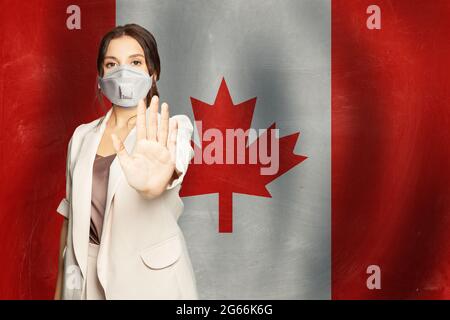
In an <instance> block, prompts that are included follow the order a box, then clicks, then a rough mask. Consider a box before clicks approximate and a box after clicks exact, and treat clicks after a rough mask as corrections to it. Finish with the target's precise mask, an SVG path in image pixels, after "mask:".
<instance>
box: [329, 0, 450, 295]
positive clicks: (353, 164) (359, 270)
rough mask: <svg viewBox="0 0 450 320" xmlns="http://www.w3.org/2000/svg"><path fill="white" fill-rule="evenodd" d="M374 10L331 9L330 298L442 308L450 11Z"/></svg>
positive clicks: (449, 201)
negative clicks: (377, 19) (373, 269)
mask: <svg viewBox="0 0 450 320" xmlns="http://www.w3.org/2000/svg"><path fill="white" fill-rule="evenodd" d="M371 4H374V2H373V1H347V0H333V1H332V199H333V200H332V225H333V227H332V297H333V298H334V299H365V298H368V299H372V298H374V299H377V298H384V299H394V298H395V299H431V298H434V299H448V298H450V265H449V263H450V241H449V240H450V233H449V229H450V216H449V212H450V196H449V191H450V188H449V184H450V169H449V163H450V154H449V150H450V148H449V144H450V134H449V127H450V113H449V110H450V107H449V99H448V96H449V92H450V59H449V57H450V42H449V41H448V33H449V31H450V2H448V1H446V0H441V1H440V0H435V1H414V2H412V1H408V0H396V1H376V4H377V5H379V7H380V8H381V14H382V15H381V19H382V25H381V26H382V29H381V30H368V29H367V27H366V19H367V17H368V15H367V14H366V8H367V7H368V6H369V5H371ZM372 264H375V265H378V266H380V268H381V290H369V289H368V288H367V286H366V279H367V277H368V276H369V275H368V274H366V268H367V267H368V266H369V265H372Z"/></svg>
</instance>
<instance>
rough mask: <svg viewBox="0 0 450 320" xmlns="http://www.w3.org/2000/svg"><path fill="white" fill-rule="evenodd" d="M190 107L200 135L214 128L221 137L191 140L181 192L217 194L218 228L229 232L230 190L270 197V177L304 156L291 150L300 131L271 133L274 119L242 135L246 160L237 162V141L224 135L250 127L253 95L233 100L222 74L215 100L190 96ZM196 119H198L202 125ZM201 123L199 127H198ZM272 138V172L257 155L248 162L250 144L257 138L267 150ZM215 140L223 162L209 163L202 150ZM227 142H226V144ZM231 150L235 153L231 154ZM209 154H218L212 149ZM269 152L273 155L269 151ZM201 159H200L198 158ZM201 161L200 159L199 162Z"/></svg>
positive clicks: (185, 194)
mask: <svg viewBox="0 0 450 320" xmlns="http://www.w3.org/2000/svg"><path fill="white" fill-rule="evenodd" d="M191 103H192V108H193V112H194V117H195V121H196V124H197V129H198V131H200V132H198V134H199V137H204V136H205V133H206V130H208V129H211V128H214V129H215V130H216V133H220V134H221V135H222V137H223V141H216V139H213V138H211V139H210V140H211V141H204V140H205V139H200V143H201V146H197V144H195V143H194V141H191V145H192V148H193V149H194V152H195V156H194V158H193V159H192V160H191V163H190V164H189V169H188V172H187V173H186V176H185V177H184V180H183V184H182V188H181V190H180V196H182V197H186V196H195V195H202V194H210V193H218V194H219V232H232V230H233V228H232V227H233V222H232V219H233V213H232V211H233V210H232V207H233V205H232V203H233V202H232V198H233V193H241V194H248V195H254V196H262V197H269V198H270V197H271V195H270V193H269V191H268V190H267V189H266V185H267V184H268V183H269V182H271V181H272V180H274V179H276V178H278V177H279V176H281V175H282V174H284V173H285V172H287V171H288V170H290V169H291V168H293V167H294V166H296V165H297V164H299V163H300V162H302V161H304V160H305V159H307V157H306V156H301V155H297V154H294V153H293V150H294V147H295V144H296V141H297V139H298V136H299V134H300V133H299V132H296V133H294V134H291V135H288V136H285V137H282V138H278V137H276V135H275V136H272V135H273V130H270V129H275V122H274V123H273V124H272V125H271V126H270V127H269V128H267V129H266V130H264V132H263V133H262V134H261V135H259V136H258V138H257V139H256V140H255V141H253V142H252V144H251V145H248V136H246V137H245V148H244V153H243V154H245V159H246V160H245V163H243V164H242V163H237V162H238V161H237V160H236V159H237V153H238V148H237V142H236V140H235V143H234V147H233V145H231V146H230V145H229V144H227V143H226V142H227V140H226V135H227V129H233V130H236V129H242V130H244V131H246V130H247V129H249V128H250V125H251V121H252V118H253V111H254V109H255V103H256V97H255V98H252V99H250V100H247V101H244V102H242V103H239V104H237V105H234V104H233V101H232V99H231V96H230V93H229V90H228V87H227V85H226V83H225V78H222V82H221V84H220V88H219V91H218V93H217V96H216V100H215V102H214V104H213V105H210V104H207V103H205V102H202V101H200V100H197V99H195V98H193V97H191ZM198 121H201V125H200V126H198V124H200V123H199V122H198ZM199 127H200V128H199ZM217 130H218V131H217ZM271 139H276V141H277V142H278V144H279V167H278V171H277V172H276V173H274V174H272V175H263V174H261V171H260V170H261V168H262V167H268V164H267V163H266V164H263V163H262V162H261V159H260V158H259V157H258V158H257V161H256V163H249V161H248V159H249V153H250V152H249V150H250V149H251V148H252V147H257V148H259V142H262V141H264V142H267V144H268V147H267V150H269V153H270V150H271V148H270V146H271V141H272V140H271ZM212 143H215V145H216V146H217V144H218V143H222V144H223V145H224V146H223V149H222V150H223V154H222V156H221V157H220V158H221V159H223V163H212V164H208V163H205V161H204V160H203V161H202V159H205V157H204V155H205V154H204V153H205V152H206V150H208V149H209V150H210V151H211V149H214V148H211V146H209V147H208V145H210V144H212ZM225 144H226V146H225ZM227 153H228V157H230V156H231V157H232V158H233V160H234V163H230V162H229V161H226V158H227ZM230 153H234V154H230ZM211 154H212V155H214V156H217V154H215V152H212V151H211ZM270 156H272V155H270ZM198 160H200V161H198ZM199 162H201V163H199Z"/></svg>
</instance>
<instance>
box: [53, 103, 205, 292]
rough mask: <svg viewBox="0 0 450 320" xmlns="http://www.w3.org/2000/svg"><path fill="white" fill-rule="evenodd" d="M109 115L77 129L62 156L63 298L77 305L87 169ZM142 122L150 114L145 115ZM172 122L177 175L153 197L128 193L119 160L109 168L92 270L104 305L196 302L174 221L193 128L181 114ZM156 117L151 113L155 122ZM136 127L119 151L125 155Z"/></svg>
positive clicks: (85, 240) (85, 235)
mask: <svg viewBox="0 0 450 320" xmlns="http://www.w3.org/2000/svg"><path fill="white" fill-rule="evenodd" d="M111 113H112V108H111V109H110V110H109V111H108V112H107V113H106V115H105V117H104V120H103V121H102V122H101V124H100V125H99V126H98V127H96V125H97V124H99V121H100V120H101V119H102V117H101V118H98V119H96V120H94V121H92V122H90V123H87V124H82V125H80V126H78V127H77V128H76V129H75V131H74V133H73V135H72V138H71V139H70V142H69V145H68V150H67V166H66V196H65V198H64V199H62V201H61V202H60V204H59V206H58V208H57V212H58V213H60V214H62V215H63V216H65V217H66V218H68V219H69V223H68V235H67V242H66V248H65V250H64V277H63V283H62V290H63V292H62V298H63V299H81V297H82V295H83V293H84V289H85V288H84V284H85V281H84V279H85V277H86V267H87V260H88V246H89V227H90V215H91V192H92V170H93V163H94V159H95V154H96V152H97V149H98V145H99V143H100V139H101V137H102V135H103V132H104V131H105V128H106V123H107V121H108V119H109V117H110V116H111ZM146 114H147V119H149V118H148V117H149V108H148V109H147V111H146ZM172 118H176V119H177V120H178V134H177V146H176V167H177V169H178V170H179V171H180V172H182V174H181V175H180V177H179V178H177V179H176V180H174V181H173V182H172V183H171V185H169V186H168V187H167V190H166V191H164V192H163V193H162V194H161V195H160V196H159V197H157V198H155V199H151V200H150V199H146V198H144V197H143V196H141V195H140V194H139V193H138V192H137V191H136V190H135V189H134V188H132V187H131V186H130V185H129V184H128V182H127V179H126V177H125V175H124V173H123V171H122V168H121V166H120V162H119V159H118V157H116V158H115V159H114V161H113V162H112V164H111V167H110V174H109V182H108V192H107V199H106V206H105V215H104V222H103V231H102V236H101V240H100V242H101V244H100V249H99V253H98V260H97V269H98V270H97V271H98V277H99V280H100V283H101V285H102V286H103V288H104V290H105V295H106V299H198V293H197V287H196V281H195V275H194V270H193V268H192V264H191V261H190V258H189V253H188V249H187V247H186V243H185V239H184V236H183V233H182V231H181V229H180V228H179V226H178V222H177V221H178V218H179V217H180V215H181V214H182V212H183V209H184V204H183V201H182V200H181V198H180V197H179V190H180V187H181V183H182V181H183V178H184V176H185V174H186V171H187V168H188V165H189V162H190V160H191V159H192V157H193V156H194V150H193V149H192V147H191V144H190V139H191V136H192V132H193V126H192V123H191V121H190V120H189V118H188V117H187V116H185V115H175V116H173V117H172ZM159 119H160V114H158V121H159ZM135 141H136V127H134V128H133V129H132V130H131V131H130V133H129V134H128V136H127V138H126V140H125V142H124V145H125V148H126V149H127V151H128V152H129V153H131V152H132V150H133V148H134V144H135Z"/></svg>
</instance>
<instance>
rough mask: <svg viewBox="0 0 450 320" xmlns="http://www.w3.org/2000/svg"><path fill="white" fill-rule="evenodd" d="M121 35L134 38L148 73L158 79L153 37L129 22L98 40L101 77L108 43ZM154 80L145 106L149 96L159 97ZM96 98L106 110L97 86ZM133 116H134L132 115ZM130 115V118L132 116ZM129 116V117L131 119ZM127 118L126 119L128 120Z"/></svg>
mask: <svg viewBox="0 0 450 320" xmlns="http://www.w3.org/2000/svg"><path fill="white" fill-rule="evenodd" d="M122 36H130V37H132V38H134V39H135V40H136V41H137V42H138V43H139V44H140V45H141V47H142V49H143V50H144V56H145V63H146V65H147V68H148V73H149V75H150V77H152V74H153V73H156V81H158V80H159V75H160V73H161V64H160V61H159V54H158V46H157V44H156V40H155V37H154V36H153V35H152V34H151V33H150V32H149V31H148V30H147V29H145V28H144V27H141V26H140V25H138V24H135V23H129V24H126V25H123V26H117V27H115V28H114V29H112V30H110V31H109V32H108V33H106V34H105V35H104V36H103V38H102V40H101V41H100V46H99V49H98V55H97V72H98V75H99V76H100V77H103V62H104V59H105V55H106V51H107V50H108V45H109V43H110V41H111V40H112V39H116V38H120V37H122ZM156 81H154V82H153V84H152V87H151V88H150V91H149V92H148V94H147V97H146V98H147V106H146V107H147V108H148V107H149V105H150V100H151V98H152V97H153V96H154V95H156V96H158V97H159V93H158V88H157V86H156ZM96 92H97V98H98V100H99V103H100V105H101V106H102V107H103V109H104V110H106V107H105V105H104V104H103V97H102V94H101V91H100V88H97V91H96ZM133 117H135V116H133ZM133 117H131V118H133ZM131 118H130V119H131ZM103 119H104V117H103V118H102V119H101V120H100V121H99V123H98V124H97V126H99V125H100V124H101V123H102V122H103ZM130 119H128V121H129V120H130Z"/></svg>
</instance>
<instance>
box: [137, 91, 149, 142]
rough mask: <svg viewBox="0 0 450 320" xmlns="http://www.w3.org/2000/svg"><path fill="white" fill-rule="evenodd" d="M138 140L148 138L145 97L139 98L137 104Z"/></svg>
mask: <svg viewBox="0 0 450 320" xmlns="http://www.w3.org/2000/svg"><path fill="white" fill-rule="evenodd" d="M136 130H137V140H144V139H146V138H147V129H146V125H145V102H144V99H141V100H139V103H138V106H137V119H136Z"/></svg>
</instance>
